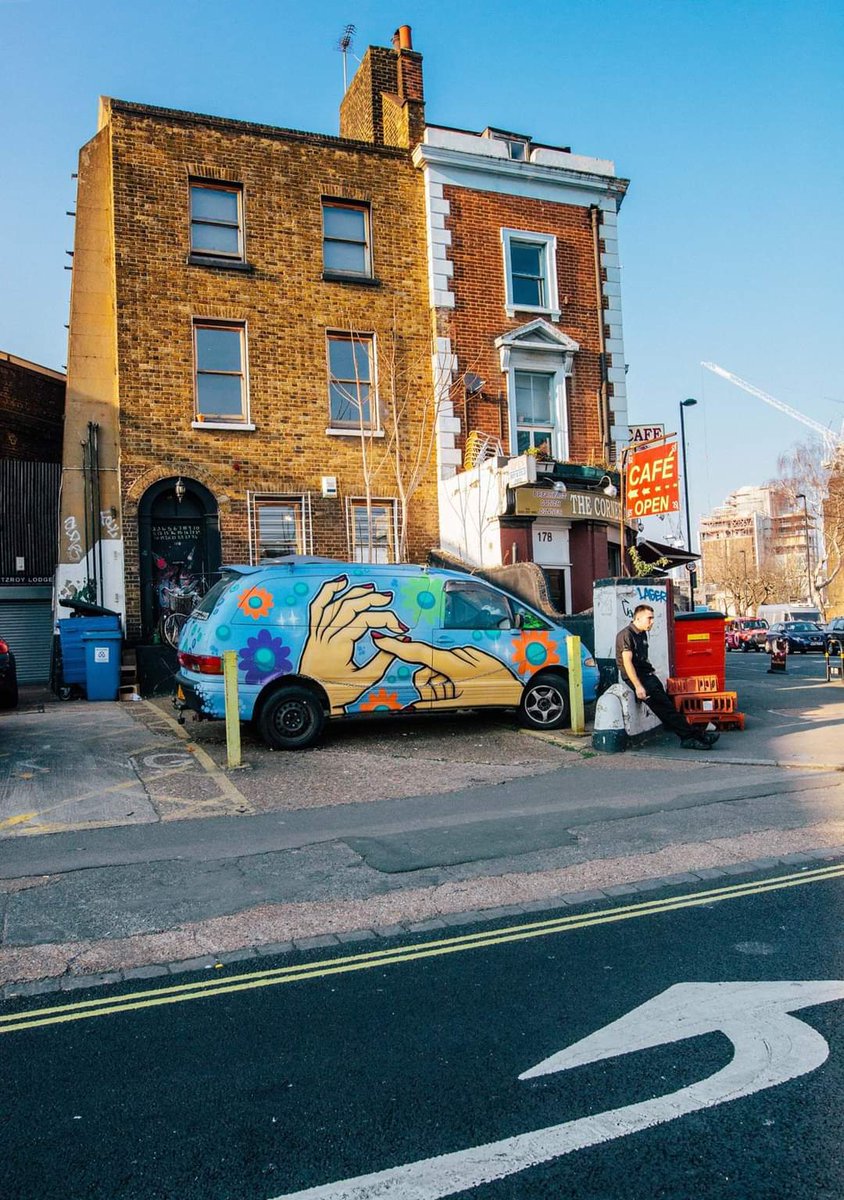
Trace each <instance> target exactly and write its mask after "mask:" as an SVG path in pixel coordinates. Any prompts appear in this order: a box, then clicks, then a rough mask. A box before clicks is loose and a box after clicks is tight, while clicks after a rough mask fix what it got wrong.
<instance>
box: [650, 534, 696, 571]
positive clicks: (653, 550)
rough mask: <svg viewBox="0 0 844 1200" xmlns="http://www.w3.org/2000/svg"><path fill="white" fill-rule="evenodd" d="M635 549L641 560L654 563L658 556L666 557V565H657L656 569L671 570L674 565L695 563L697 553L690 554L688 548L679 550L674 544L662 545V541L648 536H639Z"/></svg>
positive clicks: (682, 565)
mask: <svg viewBox="0 0 844 1200" xmlns="http://www.w3.org/2000/svg"><path fill="white" fill-rule="evenodd" d="M636 549H637V551H638V552H639V557H640V558H641V559H642V562H646V563H655V562H657V561H658V560H659V559H660V558H667V559H668V565H667V566H664V567H657V568H656V569H657V570H661V571H671V570H672V569H673V568H674V567H685V566H686V565H687V564H688V563H696V562H698V560H699V559H700V555H699V554H691V553H690V552H689V551H688V550H680V549H678V548H677V547H676V546H664V545H663V544H662V542H654V541H652V540H649V539H648V538H640V539H639V541H638V542H637V543H636Z"/></svg>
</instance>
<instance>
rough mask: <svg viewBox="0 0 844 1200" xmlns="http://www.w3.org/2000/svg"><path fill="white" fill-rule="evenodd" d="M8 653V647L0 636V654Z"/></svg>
mask: <svg viewBox="0 0 844 1200" xmlns="http://www.w3.org/2000/svg"><path fill="white" fill-rule="evenodd" d="M8 653H9V647H8V646H7V645H6V643H5V642H4V641H3V639H2V638H0V654H8Z"/></svg>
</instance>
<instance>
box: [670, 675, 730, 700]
mask: <svg viewBox="0 0 844 1200" xmlns="http://www.w3.org/2000/svg"><path fill="white" fill-rule="evenodd" d="M665 690H666V691H667V692H668V695H669V696H678V695H680V694H684V695H687V696H688V695H692V696H693V695H695V694H696V693H698V692H717V691H718V676H717V675H674V676H669V677H668V679H666V681H665Z"/></svg>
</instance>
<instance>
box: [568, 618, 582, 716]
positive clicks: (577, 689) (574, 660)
mask: <svg viewBox="0 0 844 1200" xmlns="http://www.w3.org/2000/svg"><path fill="white" fill-rule="evenodd" d="M566 652H567V654H568V660H569V710H570V712H571V731H572V733H576V734H579V735H581V736H582V735H583V734H584V733H585V732H586V718H585V716H584V713H583V662H582V661H581V658H580V638H579V637H577V636H575V635H570V636H569V637H567V638H566Z"/></svg>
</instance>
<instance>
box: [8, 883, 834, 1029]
mask: <svg viewBox="0 0 844 1200" xmlns="http://www.w3.org/2000/svg"><path fill="white" fill-rule="evenodd" d="M842 876H844V863H842V864H838V865H837V866H832V867H820V868H817V869H816V870H811V871H800V872H798V873H796V874H793V875H778V876H774V877H772V878H770V879H763V880H760V881H757V882H751V883H737V884H732V885H730V886H729V887H719V888H709V889H707V890H706V891H702V892H692V893H689V894H687V895H684V896H670V897H668V898H666V899H662V900H646V901H644V902H642V903H640V904H627V905H620V906H614V907H612V908H602V909H598V910H597V911H593V912H587V913H580V914H575V915H573V916H564V917H554V918H552V919H551V920H548V921H531V922H528V923H525V924H521V925H508V926H505V927H504V928H497V929H487V930H483V931H482V932H480V933H470V934H464V935H462V936H459V937H451V938H439V939H437V940H436V941H429V942H415V943H414V944H412V945H410V946H401V947H398V948H392V949H390V948H387V949H384V950H371V951H368V952H366V953H363V954H352V955H346V956H345V957H341V958H331V959H323V960H322V961H320V962H311V963H302V964H300V965H298V966H291V967H276V968H274V969H272V970H266V971H250V972H248V973H246V974H239V975H232V976H231V977H229V978H221V977H220V976H215V977H214V978H211V979H203V980H200V981H199V982H198V983H184V984H177V985H174V986H173V987H164V988H153V989H150V990H148V991H143V992H135V993H134V994H128V995H120V996H106V997H102V998H98V999H96V1000H81V1001H77V1002H75V1003H70V1004H54V1005H52V1006H51V1007H49V1008H37V1009H30V1010H28V1011H26V1012H19V1013H9V1014H7V1015H6V1016H0V1034H2V1033H15V1032H16V1031H17V1030H21V1029H37V1028H39V1027H41V1026H45V1025H60V1024H62V1023H63V1022H65V1021H85V1020H88V1019H89V1018H91V1017H107V1016H111V1015H112V1014H114V1013H125V1012H135V1011H137V1010H139V1009H143V1008H156V1007H158V1006H159V1005H163V1004H181V1003H183V1002H184V1001H186V1000H203V999H206V998H208V997H210V996H226V995H228V994H229V993H231V992H245V991H250V990H251V989H253V988H264V987H275V986H276V985H278V984H282V983H301V982H302V981H304V980H307V979H323V978H325V977H326V976H329V975H344V974H347V973H348V972H351V971H367V970H370V969H371V968H373V967H387V966H394V965H396V964H401V963H408V962H416V961H418V960H419V959H423V958H436V957H438V956H440V955H443V954H459V953H462V952H463V951H465V950H483V949H485V948H486V947H488V946H503V945H505V944H506V943H508V942H521V941H526V940H527V939H528V938H536V937H549V936H551V935H554V934H560V933H571V932H573V931H574V930H577V929H589V928H592V927H593V926H596V925H612V924H614V923H615V922H617V921H632V920H635V919H637V918H639V917H650V916H656V915H658V914H659V913H666V912H677V911H679V910H680V909H684V908H696V907H699V906H704V905H709V904H720V903H722V902H723V901H725V900H741V899H742V898H743V897H745V896H760V895H763V894H764V893H765V892H775V891H780V890H782V889H784V888H792V887H800V886H801V885H803V884H807V883H821V882H823V881H824V880H828V879H840V878H841V877H842Z"/></svg>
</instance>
